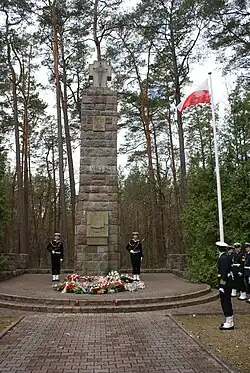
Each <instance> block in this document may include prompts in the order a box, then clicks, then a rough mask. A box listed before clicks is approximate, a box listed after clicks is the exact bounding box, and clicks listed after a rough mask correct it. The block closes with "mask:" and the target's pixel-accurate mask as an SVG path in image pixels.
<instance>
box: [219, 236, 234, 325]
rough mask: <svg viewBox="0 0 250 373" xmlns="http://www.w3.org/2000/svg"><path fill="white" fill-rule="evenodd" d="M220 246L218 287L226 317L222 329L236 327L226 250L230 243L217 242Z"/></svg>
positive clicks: (230, 275)
mask: <svg viewBox="0 0 250 373" xmlns="http://www.w3.org/2000/svg"><path fill="white" fill-rule="evenodd" d="M216 246H217V247H218V249H219V251H220V253H219V259H218V287H219V293H220V302H221V308H222V310H223V314H224V316H225V318H226V321H225V323H223V324H221V326H220V330H232V329H234V323H233V307H232V301H231V292H232V279H233V276H232V272H231V263H230V258H229V256H228V254H227V252H226V250H227V247H228V245H227V244H226V243H225V242H216Z"/></svg>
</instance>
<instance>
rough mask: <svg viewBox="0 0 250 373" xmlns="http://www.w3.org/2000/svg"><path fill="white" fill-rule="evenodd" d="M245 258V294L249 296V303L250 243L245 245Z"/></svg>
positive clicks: (248, 300) (249, 299)
mask: <svg viewBox="0 0 250 373" xmlns="http://www.w3.org/2000/svg"><path fill="white" fill-rule="evenodd" d="M245 249H246V256H245V266H244V276H245V282H246V292H247V294H248V295H249V298H248V299H247V301H246V302H247V303H250V242H246V243H245Z"/></svg>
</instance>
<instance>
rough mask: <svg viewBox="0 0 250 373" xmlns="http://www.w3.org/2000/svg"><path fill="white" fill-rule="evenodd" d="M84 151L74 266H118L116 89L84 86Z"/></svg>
mask: <svg viewBox="0 0 250 373" xmlns="http://www.w3.org/2000/svg"><path fill="white" fill-rule="evenodd" d="M80 154H81V159H80V187H79V194H78V198H77V206H76V237H75V239H76V248H75V250H76V253H75V254H76V262H75V270H76V271H77V272H81V273H87V274H101V273H103V272H105V271H106V270H107V269H109V268H111V269H114V268H118V266H119V252H118V177H117V94H116V93H115V92H114V91H112V90H110V89H108V88H99V87H92V88H89V89H87V90H86V91H85V92H84V95H83V98H82V119H81V150H80Z"/></svg>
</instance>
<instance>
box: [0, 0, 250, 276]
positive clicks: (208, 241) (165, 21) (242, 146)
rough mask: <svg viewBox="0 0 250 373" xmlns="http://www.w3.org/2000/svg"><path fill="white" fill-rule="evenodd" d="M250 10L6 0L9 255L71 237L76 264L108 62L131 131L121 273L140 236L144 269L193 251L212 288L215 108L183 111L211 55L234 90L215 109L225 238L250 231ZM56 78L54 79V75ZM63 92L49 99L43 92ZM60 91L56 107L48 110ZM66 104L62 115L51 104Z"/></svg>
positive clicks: (0, 9) (42, 256)
mask: <svg viewBox="0 0 250 373" xmlns="http://www.w3.org/2000/svg"><path fill="white" fill-rule="evenodd" d="M249 35H250V7H249V1H247V0H245V1H243V0H238V1H231V0H227V1H226V0H212V1H210V2H209V4H208V3H207V1H205V0H204V1H203V0H201V1H196V0H182V1H180V0H155V1H154V2H153V3H152V2H151V1H148V0H140V1H138V3H137V5H136V6H135V7H134V8H131V9H130V8H126V7H124V6H123V1H122V0H106V1H104V0H90V1H84V2H82V1H80V0H69V1H66V0H62V1H57V0H38V1H25V0H3V1H2V2H1V5H0V76H1V79H0V250H1V251H2V252H18V253H28V254H29V265H30V267H32V268H44V267H47V266H48V254H47V252H46V250H45V247H46V243H47V242H48V239H49V238H50V237H51V236H52V235H53V233H54V231H55V230H60V231H61V232H62V234H63V239H64V243H65V250H66V253H65V254H66V255H65V257H66V264H65V265H66V266H67V267H72V266H73V263H74V226H75V221H74V219H75V202H76V199H77V196H76V192H75V190H76V188H75V174H76V170H75V169H74V159H73V155H72V154H73V151H74V149H75V148H76V147H77V146H79V136H80V117H81V113H80V111H81V96H82V92H83V90H84V89H85V88H87V87H88V85H89V81H88V63H89V59H90V57H91V55H92V54H93V53H94V52H95V53H96V54H97V59H98V60H100V59H106V60H107V61H109V62H110V63H111V65H112V67H113V69H114V72H115V82H114V88H115V89H116V90H117V92H118V97H119V129H121V130H123V131H124V133H126V135H125V139H124V143H123V145H122V147H121V149H120V152H121V153H124V154H127V155H128V164H127V166H126V172H125V171H124V170H119V213H120V250H121V253H122V255H121V267H124V266H126V265H127V263H128V258H127V256H126V255H123V254H124V245H125V242H126V241H127V239H128V238H129V237H130V234H131V232H132V231H133V230H135V229H136V230H139V232H140V234H141V237H142V238H144V239H145V240H144V251H145V253H144V254H145V259H144V267H148V268H157V267H164V265H165V263H166V261H165V259H166V256H167V255H168V254H169V253H183V254H185V253H187V254H188V268H189V276H190V278H191V279H192V280H194V281H202V282H207V283H211V282H212V281H213V276H214V270H215V266H216V261H215V248H214V242H215V241H216V240H217V239H218V236H219V232H218V218H217V214H218V213H217V194H216V181H215V171H214V151H213V136H212V127H211V111H210V107H209V106H207V105H200V106H196V107H193V108H192V109H189V110H187V111H186V112H184V114H183V116H182V117H181V116H180V115H179V114H177V115H176V105H177V104H178V103H179V102H180V101H181V99H182V98H183V95H184V88H185V87H186V86H187V85H189V84H190V70H191V68H192V66H194V65H195V64H199V63H201V64H202V62H203V61H205V60H206V59H207V57H208V56H209V55H215V56H216V57H217V60H218V62H219V63H220V65H221V67H222V69H223V73H224V74H225V76H227V74H234V76H235V86H234V88H233V90H232V91H230V92H228V97H225V101H226V102H227V105H226V107H225V110H224V116H223V117H222V116H221V114H220V115H219V108H217V111H218V124H219V126H218V140H219V155H220V168H221V183H222V200H223V214H224V226H225V240H226V242H230V243H233V242H234V241H241V242H244V241H246V240H249V239H250V237H249V235H250V215H249V211H250V100H249V99H250V80H249V62H250V61H249V56H250V53H249V52H250V36H249ZM45 75H46V79H45ZM49 90H50V91H51V92H53V93H54V96H52V95H50V96H48V97H49V98H46V92H48V91H49ZM51 97H54V102H51ZM51 105H53V106H54V107H55V108H56V116H55V117H54V116H53V115H52V114H51V110H49V108H50V107H51ZM13 157H14V158H15V166H13V162H10V159H13Z"/></svg>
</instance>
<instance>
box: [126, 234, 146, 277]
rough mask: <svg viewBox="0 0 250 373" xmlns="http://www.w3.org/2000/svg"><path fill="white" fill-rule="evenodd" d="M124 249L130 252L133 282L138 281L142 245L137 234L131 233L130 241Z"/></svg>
mask: <svg viewBox="0 0 250 373" xmlns="http://www.w3.org/2000/svg"><path fill="white" fill-rule="evenodd" d="M126 249H127V250H128V251H129V252H130V258H131V264H132V268H133V272H132V273H133V278H134V280H137V281H140V272H141V261H142V257H143V254H142V243H141V241H140V239H139V233H138V232H133V233H132V240H130V241H129V243H128V244H127V246H126Z"/></svg>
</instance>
